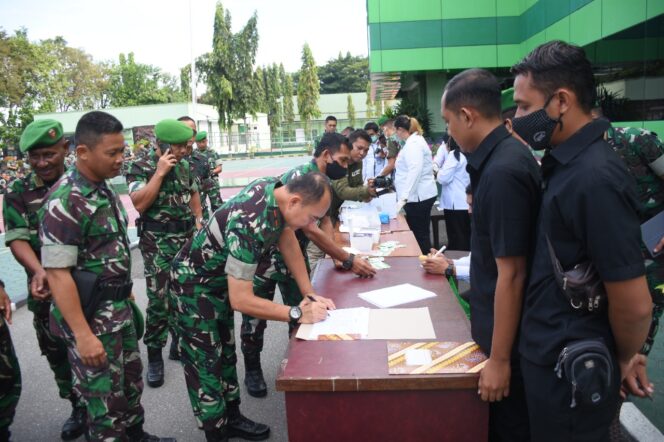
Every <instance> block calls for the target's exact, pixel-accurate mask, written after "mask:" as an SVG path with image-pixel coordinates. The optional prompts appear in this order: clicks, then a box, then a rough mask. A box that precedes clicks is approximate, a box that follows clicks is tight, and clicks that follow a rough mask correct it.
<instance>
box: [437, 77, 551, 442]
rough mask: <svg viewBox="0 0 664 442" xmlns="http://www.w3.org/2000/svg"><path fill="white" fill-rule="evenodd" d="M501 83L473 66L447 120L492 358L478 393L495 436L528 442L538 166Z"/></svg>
mask: <svg viewBox="0 0 664 442" xmlns="http://www.w3.org/2000/svg"><path fill="white" fill-rule="evenodd" d="M500 98H501V96H500V85H499V83H498V80H497V79H496V78H495V77H494V76H493V74H491V73H490V72H488V71H485V70H481V69H470V70H467V71H464V72H461V73H460V74H458V75H457V76H455V77H454V78H453V79H452V80H450V82H449V83H448V84H447V86H446V88H445V92H444V93H443V98H442V115H443V118H444V119H445V121H446V122H447V128H448V131H449V134H450V136H451V137H454V140H455V141H456V142H457V143H458V144H459V146H460V147H461V150H462V152H463V153H464V154H465V155H466V156H467V158H468V173H469V174H470V181H471V187H472V192H473V194H472V198H473V211H472V234H471V244H470V249H471V261H470V267H471V269H470V286H471V291H470V309H471V316H470V322H471V330H472V335H473V339H474V340H475V341H476V342H477V343H478V344H479V345H480V347H481V348H482V350H483V351H484V352H485V353H486V354H487V355H489V360H488V362H487V364H486V366H485V367H484V369H482V371H481V373H480V380H479V385H478V394H479V395H480V396H481V398H482V400H485V401H489V402H491V405H490V408H489V439H490V440H491V441H528V440H530V432H529V428H528V417H527V407H526V403H525V393H524V389H523V380H522V378H521V373H520V365H519V362H518V353H517V352H516V347H517V345H516V336H517V333H518V327H519V321H520V318H521V305H522V299H523V290H524V288H525V285H526V280H527V268H528V257H529V256H530V255H531V250H532V239H533V234H534V228H535V222H536V220H537V210H538V207H539V195H540V180H539V171H538V168H537V164H536V163H535V160H534V159H533V157H532V155H531V154H530V152H529V151H528V149H527V147H526V146H525V145H523V144H522V143H521V142H519V141H517V140H516V139H515V138H514V137H512V136H511V135H510V133H509V132H508V131H507V129H506V128H505V126H504V125H503V120H502V119H501V113H500Z"/></svg>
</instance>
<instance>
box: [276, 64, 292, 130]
mask: <svg viewBox="0 0 664 442" xmlns="http://www.w3.org/2000/svg"><path fill="white" fill-rule="evenodd" d="M279 72H280V74H281V75H280V76H281V87H282V90H283V96H284V98H283V100H282V105H283V106H282V107H283V112H284V121H285V122H287V123H292V122H293V121H295V112H294V110H293V77H292V76H291V75H290V74H287V73H286V71H285V70H284V65H283V64H282V65H281V66H279Z"/></svg>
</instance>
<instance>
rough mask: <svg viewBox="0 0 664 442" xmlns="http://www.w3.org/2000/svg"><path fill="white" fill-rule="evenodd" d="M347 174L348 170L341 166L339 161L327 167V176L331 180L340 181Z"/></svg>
mask: <svg viewBox="0 0 664 442" xmlns="http://www.w3.org/2000/svg"><path fill="white" fill-rule="evenodd" d="M346 173H348V169H346V168H345V167H343V166H342V165H341V164H339V163H338V162H337V160H333V161H332V162H331V163H327V165H326V166H325V175H327V177H328V178H329V179H331V180H340V179H341V178H343V177H345V176H346Z"/></svg>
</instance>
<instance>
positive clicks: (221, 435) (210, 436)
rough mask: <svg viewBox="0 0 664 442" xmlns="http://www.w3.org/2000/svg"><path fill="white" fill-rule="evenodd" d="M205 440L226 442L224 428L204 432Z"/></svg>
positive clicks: (226, 437)
mask: <svg viewBox="0 0 664 442" xmlns="http://www.w3.org/2000/svg"><path fill="white" fill-rule="evenodd" d="M205 440H206V441H207V442H228V433H227V432H226V429H225V428H215V429H214V430H205Z"/></svg>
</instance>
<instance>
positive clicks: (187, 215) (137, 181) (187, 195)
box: [127, 150, 198, 222]
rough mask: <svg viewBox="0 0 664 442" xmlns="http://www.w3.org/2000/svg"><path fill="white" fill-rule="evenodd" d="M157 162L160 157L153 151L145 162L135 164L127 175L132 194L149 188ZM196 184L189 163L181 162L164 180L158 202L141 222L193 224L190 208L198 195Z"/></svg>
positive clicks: (139, 160) (143, 216)
mask: <svg viewBox="0 0 664 442" xmlns="http://www.w3.org/2000/svg"><path fill="white" fill-rule="evenodd" d="M158 161H159V157H158V156H157V154H156V153H155V151H154V150H152V151H151V152H150V153H149V154H147V155H146V156H144V157H143V158H139V159H137V160H136V161H134V162H133V163H132V165H131V166H130V168H129V172H128V173H127V185H128V187H129V193H130V194H131V193H132V192H136V191H138V190H141V189H142V188H143V187H145V186H146V185H147V183H148V181H150V179H151V178H152V176H153V175H154V174H155V172H156V171H157V162H158ZM196 181H197V180H196V179H195V177H194V175H193V173H192V172H191V168H190V167H189V163H188V162H187V161H186V160H181V161H180V162H179V163H177V164H176V165H175V166H174V167H173V168H172V169H171V171H170V172H169V174H168V175H167V176H166V177H165V178H164V180H163V181H162V184H161V188H160V189H159V195H158V196H157V199H155V201H154V202H153V203H152V206H150V208H149V209H147V210H146V211H145V213H143V214H142V215H141V219H143V220H150V221H157V222H169V221H186V220H191V219H192V218H193V216H194V215H193V213H192V211H191V208H190V207H189V201H191V194H192V193H194V192H198V184H197V182H196Z"/></svg>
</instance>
